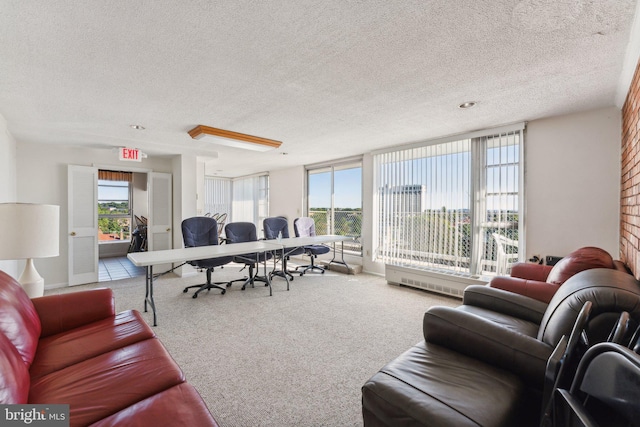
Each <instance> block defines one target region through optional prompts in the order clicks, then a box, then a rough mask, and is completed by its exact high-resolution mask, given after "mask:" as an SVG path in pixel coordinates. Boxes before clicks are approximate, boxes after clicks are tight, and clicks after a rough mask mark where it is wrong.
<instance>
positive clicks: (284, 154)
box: [280, 153, 289, 156]
mask: <svg viewBox="0 0 640 427" xmlns="http://www.w3.org/2000/svg"><path fill="white" fill-rule="evenodd" d="M280 154H282V155H283V156H286V155H288V154H289V153H280Z"/></svg>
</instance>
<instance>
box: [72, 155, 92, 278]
mask: <svg viewBox="0 0 640 427" xmlns="http://www.w3.org/2000/svg"><path fill="white" fill-rule="evenodd" d="M67 173H68V181H67V186H68V196H67V197H68V199H67V204H68V209H69V210H68V212H69V215H68V217H69V221H68V232H69V237H68V239H69V244H68V247H69V253H68V254H69V285H70V286H73V285H81V284H84V283H93V282H97V281H98V169H97V168H94V167H89V166H75V165H69V168H68V171H67Z"/></svg>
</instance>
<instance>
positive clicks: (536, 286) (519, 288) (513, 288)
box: [489, 264, 560, 303]
mask: <svg viewBox="0 0 640 427" xmlns="http://www.w3.org/2000/svg"><path fill="white" fill-rule="evenodd" d="M533 265H535V264H533ZM489 286H490V287H492V288H498V289H503V290H505V291H509V292H514V293H517V294H520V295H524V296H527V297H529V298H533V299H536V300H538V301H542V302H546V303H549V301H551V298H553V295H554V294H555V293H556V291H557V290H558V288H559V287H560V285H556V284H553V283H547V282H540V281H537V280H527V279H521V278H519V277H506V276H498V277H494V278H493V279H491V281H490V282H489Z"/></svg>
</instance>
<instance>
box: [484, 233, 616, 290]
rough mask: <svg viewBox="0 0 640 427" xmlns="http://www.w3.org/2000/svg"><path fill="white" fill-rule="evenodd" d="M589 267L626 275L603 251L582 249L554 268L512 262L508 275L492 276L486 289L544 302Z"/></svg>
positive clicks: (588, 248)
mask: <svg viewBox="0 0 640 427" xmlns="http://www.w3.org/2000/svg"><path fill="white" fill-rule="evenodd" d="M592 268H612V269H616V270H620V271H624V272H627V273H628V270H627V268H626V267H625V265H624V264H623V263H622V262H621V261H614V260H613V258H612V257H611V255H610V254H609V253H608V252H607V251H605V250H604V249H600V248H596V247H593V246H586V247H584V248H580V249H577V250H575V251H573V252H571V253H570V254H569V255H567V256H566V257H564V258H562V259H561V260H560V261H558V263H557V264H556V265H554V266H550V265H541V264H531V263H524V262H519V263H515V264H514V265H513V266H512V267H511V276H497V277H494V278H493V279H491V281H490V282H489V286H490V287H492V288H498V289H503V290H505V291H510V292H515V293H517V294H520V295H524V296H527V297H530V298H533V299H536V300H538V301H542V302H546V303H548V302H549V301H551V298H553V295H554V294H555V293H556V291H557V290H558V288H559V287H560V286H561V285H562V284H563V283H564V282H565V281H566V280H567V279H569V278H570V277H571V276H573V275H574V274H576V273H579V272H580V271H583V270H589V269H592Z"/></svg>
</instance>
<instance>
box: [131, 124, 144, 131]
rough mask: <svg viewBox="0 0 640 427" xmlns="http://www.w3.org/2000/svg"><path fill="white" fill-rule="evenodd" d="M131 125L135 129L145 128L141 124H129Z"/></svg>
mask: <svg viewBox="0 0 640 427" xmlns="http://www.w3.org/2000/svg"><path fill="white" fill-rule="evenodd" d="M129 126H130V127H131V129H135V130H144V126H140V125H129Z"/></svg>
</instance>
